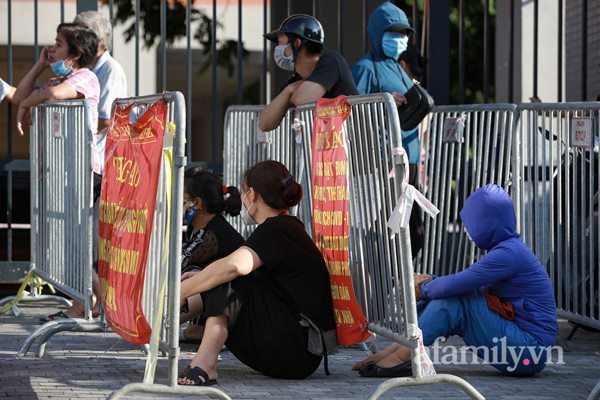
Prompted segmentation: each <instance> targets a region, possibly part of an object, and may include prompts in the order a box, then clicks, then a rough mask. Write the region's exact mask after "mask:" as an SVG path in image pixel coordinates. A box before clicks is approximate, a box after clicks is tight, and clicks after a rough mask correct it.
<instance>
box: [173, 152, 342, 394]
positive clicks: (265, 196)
mask: <svg viewBox="0 0 600 400" xmlns="http://www.w3.org/2000/svg"><path fill="white" fill-rule="evenodd" d="M242 189H243V196H242V211H241V214H242V218H243V219H244V221H245V222H246V223H247V224H253V223H258V224H259V225H258V227H257V228H256V230H255V231H254V233H253V234H252V235H251V236H250V237H249V238H248V240H247V241H246V242H245V243H244V244H243V245H242V247H240V248H239V249H238V250H236V251H234V252H233V253H232V254H231V255H229V256H228V257H226V258H224V259H220V260H217V261H215V262H213V263H212V264H210V265H208V266H207V267H206V268H204V269H203V270H202V271H200V272H197V273H186V274H184V275H183V276H182V284H181V299H182V302H183V303H185V304H187V305H188V308H189V311H190V313H192V312H202V315H203V316H205V317H206V324H205V331H204V336H203V338H202V343H201V344H200V348H199V350H198V353H197V354H196V356H195V357H194V358H193V360H192V362H191V364H190V366H188V367H187V368H186V369H185V371H183V373H182V374H181V375H180V378H179V384H182V385H212V384H215V383H216V378H217V357H218V354H219V351H220V350H221V347H222V346H223V344H225V345H227V348H228V349H229V350H230V351H231V352H232V354H233V355H235V356H236V357H237V358H238V359H239V360H240V361H242V362H243V363H244V364H246V365H248V366H249V367H251V368H253V369H255V370H256V371H259V372H262V373H263V374H265V375H268V376H272V377H276V378H291V379H299V378H305V377H307V376H309V375H311V374H312V373H313V372H314V371H315V370H316V369H317V368H318V366H319V364H320V363H321V360H322V358H323V355H326V354H331V353H332V352H333V351H334V350H335V347H336V336H335V322H334V316H333V303H332V298H331V286H330V282H329V274H328V272H327V267H326V265H325V261H324V260H323V257H322V256H321V253H320V252H319V250H318V249H317V247H316V246H315V244H314V243H313V241H312V240H311V238H310V237H309V236H308V235H307V233H306V231H305V230H304V226H303V224H302V222H300V221H299V220H298V219H297V218H296V217H293V216H290V215H289V213H288V210H289V208H290V207H293V206H295V205H296V204H298V203H299V201H300V199H301V197H302V187H301V186H300V185H299V184H298V183H297V182H296V181H295V180H294V179H293V178H292V176H291V175H290V173H289V171H288V170H287V168H286V167H285V166H284V165H283V164H281V163H279V162H277V161H263V162H260V163H258V164H256V165H255V166H254V167H252V168H250V169H249V170H248V171H247V172H246V173H245V174H244V177H243V179H242ZM197 293H200V294H201V296H194V295H195V294H197ZM186 299H187V301H184V300H186ZM185 304H184V306H185ZM184 308H185V307H184ZM325 360H327V358H325ZM325 367H327V364H325Z"/></svg>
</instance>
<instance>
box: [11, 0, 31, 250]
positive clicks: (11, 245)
mask: <svg viewBox="0 0 600 400" xmlns="http://www.w3.org/2000/svg"><path fill="white" fill-rule="evenodd" d="M6 17H7V19H8V22H7V24H6V27H7V31H8V32H7V38H8V51H7V53H8V54H7V58H8V71H7V76H6V78H7V80H8V84H10V85H12V79H13V77H12V73H13V71H12V68H13V65H12V61H13V54H12V1H9V2H8V8H7V16H6ZM7 103H8V114H7V115H8V116H9V117H8V118H6V133H7V135H6V146H7V152H8V154H7V156H8V159H9V160H12V118H10V116H11V115H12V103H10V102H7ZM7 176H8V181H7V188H6V205H7V207H6V223H7V228H8V231H7V237H6V246H7V249H6V250H7V251H6V254H7V259H8V261H12V171H10V170H9V171H8V174H7ZM9 186H10V187H9ZM32 236H33V235H32Z"/></svg>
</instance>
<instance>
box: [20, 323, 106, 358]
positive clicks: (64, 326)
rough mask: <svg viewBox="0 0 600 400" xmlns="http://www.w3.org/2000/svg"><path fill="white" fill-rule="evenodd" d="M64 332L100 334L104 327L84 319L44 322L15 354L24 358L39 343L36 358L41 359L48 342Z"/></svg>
mask: <svg viewBox="0 0 600 400" xmlns="http://www.w3.org/2000/svg"><path fill="white" fill-rule="evenodd" d="M64 331H77V332H102V331H104V326H103V325H102V324H101V323H99V322H97V321H93V320H86V319H71V318H69V319H61V320H57V321H50V322H46V323H45V324H44V325H42V326H40V327H39V328H37V329H36V330H35V331H34V332H33V333H32V334H31V335H29V337H28V338H27V339H26V340H25V343H23V346H21V349H20V350H19V352H18V353H17V358H22V357H25V356H26V355H27V353H28V352H29V349H30V348H31V346H32V345H33V344H34V343H35V342H36V341H38V342H39V347H38V352H37V357H38V358H41V357H43V356H44V351H45V348H46V343H47V342H48V340H50V338H51V337H52V336H54V335H55V334H57V333H59V332H64Z"/></svg>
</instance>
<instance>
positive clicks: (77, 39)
mask: <svg viewBox="0 0 600 400" xmlns="http://www.w3.org/2000/svg"><path fill="white" fill-rule="evenodd" d="M56 33H57V34H60V35H62V37H63V38H64V39H65V41H66V42H67V46H68V47H69V55H71V56H79V60H78V64H79V67H81V68H84V67H88V66H89V65H90V64H91V63H92V61H94V57H96V54H97V53H98V36H97V35H96V34H95V33H94V31H92V30H91V29H89V28H86V27H83V26H81V25H78V24H74V23H70V22H64V23H62V24H60V25H58V28H56Z"/></svg>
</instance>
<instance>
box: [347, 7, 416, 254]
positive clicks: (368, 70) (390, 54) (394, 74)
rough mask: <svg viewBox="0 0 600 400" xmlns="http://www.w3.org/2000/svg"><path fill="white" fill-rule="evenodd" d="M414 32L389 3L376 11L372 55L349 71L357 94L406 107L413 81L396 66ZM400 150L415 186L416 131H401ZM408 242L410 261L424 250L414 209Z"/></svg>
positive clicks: (371, 22)
mask: <svg viewBox="0 0 600 400" xmlns="http://www.w3.org/2000/svg"><path fill="white" fill-rule="evenodd" d="M412 32H414V30H413V28H411V26H410V23H409V22H408V18H407V17H406V14H405V13H404V11H402V10H401V9H400V8H398V7H396V6H395V5H393V4H392V3H390V2H387V1H386V2H384V3H382V4H381V5H380V6H379V7H377V8H376V9H375V10H374V11H373V12H372V13H371V16H370V17H369V23H368V25H367V33H368V34H369V39H370V40H371V51H370V52H369V53H367V54H365V55H364V56H363V57H362V58H361V59H360V60H358V62H357V63H356V64H355V65H354V66H353V67H352V78H353V79H354V82H355V83H356V88H357V89H358V91H359V93H360V94H369V93H380V92H388V93H391V94H392V96H393V97H394V100H395V101H396V104H397V105H398V106H399V107H400V106H402V105H404V104H406V98H405V97H404V93H406V92H407V91H408V90H409V89H410V88H411V87H412V86H413V83H412V80H411V79H410V77H409V76H408V75H407V74H406V72H405V71H403V70H402V68H401V67H400V65H399V64H398V58H399V57H400V55H401V54H402V53H403V52H404V51H406V49H407V47H408V37H409V35H410V34H411V33H412ZM402 147H404V149H405V150H406V153H407V154H408V162H409V168H410V171H409V179H410V181H409V183H410V184H411V185H415V183H416V181H417V177H418V173H417V171H418V168H417V167H418V164H419V158H420V156H421V145H420V143H419V128H418V127H417V128H414V129H412V130H410V131H405V130H403V131H402ZM410 235H411V237H410V239H411V246H412V254H413V257H416V255H417V253H418V252H419V250H421V248H422V247H423V238H424V229H423V219H422V216H421V211H420V209H419V207H418V206H415V207H413V212H412V213H411V216H410Z"/></svg>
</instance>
